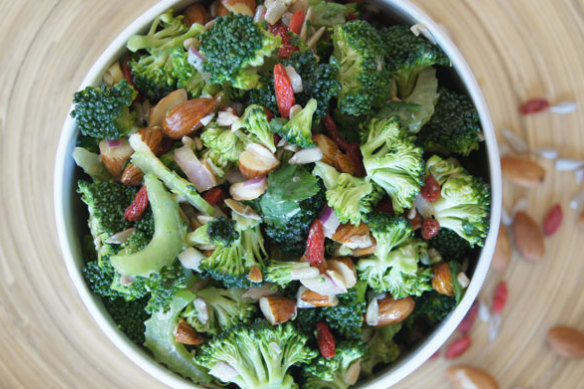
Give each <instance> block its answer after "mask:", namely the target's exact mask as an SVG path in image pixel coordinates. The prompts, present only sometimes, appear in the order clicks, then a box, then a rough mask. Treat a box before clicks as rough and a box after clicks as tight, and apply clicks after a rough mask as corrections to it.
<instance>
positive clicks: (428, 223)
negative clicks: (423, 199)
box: [422, 218, 440, 239]
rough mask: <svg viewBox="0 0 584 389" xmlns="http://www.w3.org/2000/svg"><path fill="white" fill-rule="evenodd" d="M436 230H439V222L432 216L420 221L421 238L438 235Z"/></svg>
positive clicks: (430, 237)
mask: <svg viewBox="0 0 584 389" xmlns="http://www.w3.org/2000/svg"><path fill="white" fill-rule="evenodd" d="M438 231H440V223H438V220H436V219H432V218H428V219H424V221H423V222H422V238H424V239H432V238H433V237H435V236H436V235H438Z"/></svg>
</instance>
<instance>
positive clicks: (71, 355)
mask: <svg viewBox="0 0 584 389" xmlns="http://www.w3.org/2000/svg"><path fill="white" fill-rule="evenodd" d="M154 3H155V1H154V0H142V1H140V0H126V1H123V2H121V1H116V0H100V1H91V2H90V1H79V0H43V1H38V0H19V1H8V0H0V14H1V15H3V22H2V24H1V25H0V32H1V34H0V36H2V37H3V38H2V41H1V42H0V52H1V53H2V56H1V58H0V70H1V71H0V86H1V87H2V93H1V94H0V167H1V173H0V174H1V176H0V183H1V184H0V220H2V224H0V344H2V348H1V349H0V377H1V381H0V382H1V383H0V387H2V388H136V387H138V388H163V386H162V385H161V384H159V383H158V382H156V381H155V380H154V379H153V378H151V377H149V376H148V375H147V374H145V373H144V372H142V371H141V370H140V369H139V368H138V367H136V366H134V365H133V364H132V363H131V362H130V361H129V360H127V359H126V358H125V357H124V356H123V355H122V354H121V353H120V352H119V351H117V349H115V348H114V346H113V345H112V344H111V343H110V342H109V341H108V340H107V339H106V338H105V336H104V335H103V334H102V333H101V332H100V331H99V329H98V328H97V326H96V325H95V324H94V323H93V321H92V320H91V318H90V317H89V315H88V314H87V312H86V310H85V308H84V307H83V306H82V304H81V301H80V299H79V297H78V296H77V293H76V292H75V290H74V289H73V285H72V283H71V282H70V281H69V278H68V276H67V273H66V270H65V266H64V264H63V262H62V260H61V255H60V250H59V247H58V245H57V238H56V234H55V227H54V217H53V199H52V198H51V193H52V177H53V165H54V155H55V151H56V147H57V137H58V135H59V131H60V129H61V125H62V123H63V120H64V116H65V114H66V112H67V109H68V107H69V104H70V101H71V96H72V94H73V92H74V91H75V90H76V88H77V87H78V85H79V84H80V82H81V79H82V78H83V77H84V75H85V73H86V72H87V70H88V69H89V67H90V66H91V65H92V64H93V62H94V61H95V60H96V59H97V57H98V56H99V55H100V54H101V52H102V51H103V50H104V48H105V47H106V46H107V45H108V44H109V42H111V41H112V39H113V38H114V37H115V36H117V35H118V34H119V32H120V31H121V30H122V29H123V28H124V27H125V26H126V25H127V24H129V23H130V22H131V21H132V20H134V19H135V18H136V17H137V16H139V15H140V14H142V13H143V12H144V11H145V10H146V9H148V8H149V7H151V6H152V5H153V4H154ZM414 3H416V4H417V5H419V6H420V7H421V8H422V9H423V10H425V11H426V12H427V13H428V14H429V15H430V16H431V17H433V18H434V19H435V20H436V21H438V22H441V23H443V24H444V25H445V26H446V28H447V29H448V30H449V31H450V32H451V34H452V36H453V37H454V41H455V43H456V44H457V45H458V47H459V49H460V50H461V51H462V53H463V55H464V56H465V58H466V59H467V61H468V62H469V65H470V66H471V68H472V69H473V71H474V72H475V76H476V77H477V79H478V80H479V83H480V84H481V86H482V88H483V92H484V94H485V97H486V100H487V103H488V104H489V107H490V110H491V114H492V116H493V120H494V122H495V127H496V128H497V130H498V131H500V130H501V129H502V128H509V129H511V130H513V131H515V132H516V133H518V134H519V135H521V136H523V137H524V138H525V139H527V140H528V142H529V143H530V145H531V146H533V147H543V146H554V147H556V148H558V149H559V150H560V152H561V155H562V156H563V157H568V158H582V157H583V154H584V139H582V136H581V135H580V131H579V130H580V129H581V128H584V72H583V71H582V69H584V54H583V53H584V1H583V0H553V1H552V0H514V1H505V0H483V1H476V0H474V1H473V0H443V1H440V2H438V1H435V0H417V1H414ZM535 96H545V97H547V98H548V99H550V100H552V101H562V100H575V101H577V102H578V103H579V105H580V109H579V111H577V112H576V113H574V114H570V115H565V116H559V115H553V114H549V113H544V114H539V115H535V116H531V117H528V118H522V117H520V116H519V115H518V114H517V107H518V105H519V104H520V102H522V101H524V100H526V99H528V98H530V97H535ZM542 163H543V164H544V165H545V166H546V167H547V168H548V177H547V178H546V182H545V184H544V186H542V187H540V188H537V189H534V190H529V191H527V190H523V189H519V188H515V187H512V186H511V185H510V184H507V183H506V184H505V191H504V196H503V198H504V204H505V205H506V206H507V207H508V208H509V207H511V206H512V204H513V203H514V202H515V200H516V199H518V198H520V197H523V196H526V197H527V198H528V199H529V201H530V207H529V212H530V213H531V214H532V215H533V216H534V217H535V219H536V220H538V221H541V219H542V218H543V215H544V213H545V212H546V210H547V209H548V208H549V207H550V206H551V205H552V204H554V203H556V202H559V203H561V204H562V205H563V207H564V212H565V222H564V225H563V226H562V228H561V229H560V232H559V233H558V234H557V235H556V236H553V237H552V238H549V239H548V240H547V242H546V245H547V255H546V257H545V259H544V260H543V261H542V262H541V263H538V264H531V263H527V262H524V261H521V260H520V259H519V258H517V257H515V258H513V263H512V265H511V267H510V269H509V270H508V271H507V273H506V274H505V276H504V278H505V279H506V281H507V283H508V285H509V289H510V298H509V304H508V306H507V307H506V308H505V311H504V313H503V325H502V328H501V333H500V335H499V337H498V338H497V340H495V341H494V342H493V343H490V344H489V341H488V335H487V333H488V331H487V328H486V327H487V326H486V324H484V323H479V324H478V325H477V326H476V327H475V328H474V330H473V332H472V335H473V341H474V344H473V346H472V347H471V349H470V350H469V351H468V352H467V353H466V354H465V355H464V356H463V357H462V358H460V362H468V363H471V364H475V365H478V366H482V367H484V368H486V369H487V370H489V371H490V372H491V373H493V375H495V376H496V377H497V378H498V380H499V382H500V383H501V387H502V388H513V387H516V386H517V387H521V388H524V389H544V388H545V389H547V388H554V389H560V388H562V389H578V388H584V380H583V378H584V365H582V363H583V362H577V361H576V362H566V361H564V360H560V359H558V358H556V357H554V356H553V355H552V354H551V353H549V352H548V350H547V347H546V346H545V342H544V339H545V334H546V332H547V330H548V328H549V327H551V326H552V325H554V324H557V323H561V324H568V325H572V326H576V327H578V328H580V329H584V323H582V317H583V316H584V294H583V293H582V292H581V285H582V282H581V279H582V275H583V274H584V262H582V261H581V260H580V258H581V257H582V254H581V253H582V251H583V249H584V243H583V241H582V238H581V235H582V234H583V233H584V232H583V231H579V230H578V227H577V226H576V220H577V213H576V212H575V211H573V210H571V209H569V201H570V198H571V197H572V196H573V194H574V193H576V192H577V191H578V185H577V184H576V181H575V179H574V177H573V175H572V174H570V173H558V172H555V171H554V170H553V164H552V163H551V162H548V161H543V162H542ZM499 278H500V276H498V275H496V274H491V275H490V276H489V280H488V281H487V283H486V284H485V288H484V292H483V294H484V296H486V298H488V297H490V294H491V292H492V288H493V286H494V284H495V283H496V282H497V280H498V279H499ZM457 362H458V361H457ZM448 364H449V363H448V362H447V361H444V360H443V359H440V360H433V361H429V362H427V363H426V364H425V365H424V366H423V367H422V368H420V369H419V370H417V371H416V372H415V373H414V374H412V375H411V376H410V377H409V378H407V379H406V380H404V381H402V383H400V384H399V385H397V386H396V388H400V389H401V388H448V387H449V385H448V384H447V383H446V379H445V370H446V368H447V366H448Z"/></svg>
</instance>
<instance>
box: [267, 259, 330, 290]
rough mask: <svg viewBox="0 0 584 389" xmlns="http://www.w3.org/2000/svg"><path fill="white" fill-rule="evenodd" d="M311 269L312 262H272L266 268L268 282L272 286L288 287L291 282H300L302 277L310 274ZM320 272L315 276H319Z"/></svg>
mask: <svg viewBox="0 0 584 389" xmlns="http://www.w3.org/2000/svg"><path fill="white" fill-rule="evenodd" d="M311 269H315V268H313V267H311V266H310V262H299V261H270V263H269V264H268V266H267V267H266V275H265V277H266V281H268V282H271V283H272V284H276V285H280V286H286V285H288V284H289V283H290V282H292V281H295V280H299V279H300V277H301V276H303V277H304V275H306V274H309V273H310V272H311ZM318 274H319V273H318V272H317V273H316V274H315V276H318Z"/></svg>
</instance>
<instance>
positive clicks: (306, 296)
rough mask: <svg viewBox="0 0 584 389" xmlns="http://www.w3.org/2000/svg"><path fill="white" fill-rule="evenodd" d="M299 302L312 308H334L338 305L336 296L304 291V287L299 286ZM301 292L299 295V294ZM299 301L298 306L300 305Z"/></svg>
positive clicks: (308, 290)
mask: <svg viewBox="0 0 584 389" xmlns="http://www.w3.org/2000/svg"><path fill="white" fill-rule="evenodd" d="M298 291H299V294H300V296H299V300H300V301H302V302H303V303H304V304H307V305H308V306H312V307H334V306H337V305H338V304H339V299H338V298H337V296H335V295H332V296H327V295H323V294H319V293H316V292H314V291H312V290H310V289H306V288H305V287H303V286H301V287H300V288H299V290H298ZM300 292H301V293H300ZM300 301H299V305H300Z"/></svg>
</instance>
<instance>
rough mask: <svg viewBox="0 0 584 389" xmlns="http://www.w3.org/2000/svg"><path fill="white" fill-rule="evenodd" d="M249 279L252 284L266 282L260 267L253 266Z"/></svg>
mask: <svg viewBox="0 0 584 389" xmlns="http://www.w3.org/2000/svg"><path fill="white" fill-rule="evenodd" d="M247 279H248V280H250V281H251V282H262V281H263V280H264V277H263V275H262V271H261V270H260V268H259V267H258V266H252V267H251V269H249V274H248V275H247Z"/></svg>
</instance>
